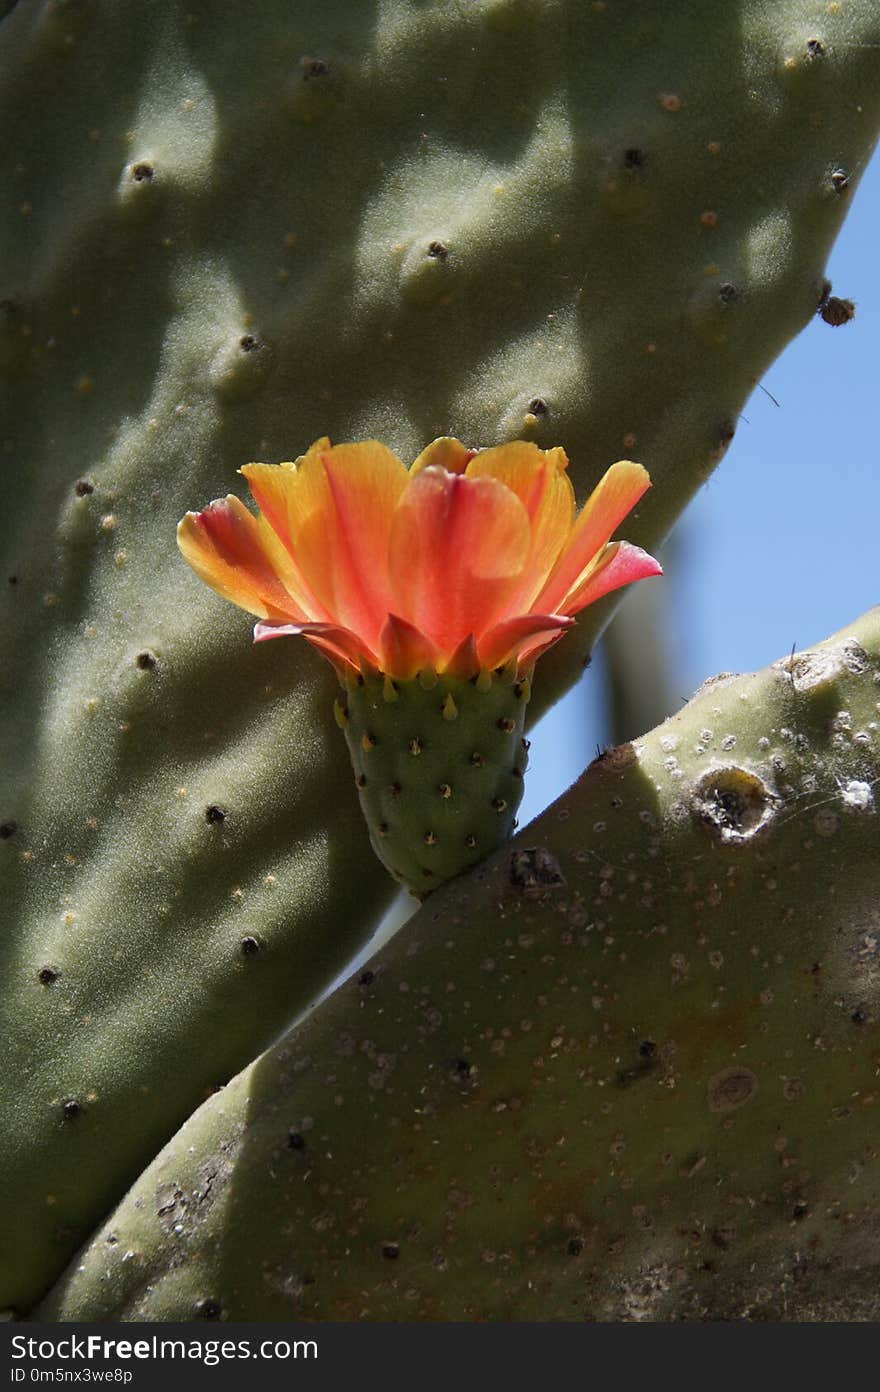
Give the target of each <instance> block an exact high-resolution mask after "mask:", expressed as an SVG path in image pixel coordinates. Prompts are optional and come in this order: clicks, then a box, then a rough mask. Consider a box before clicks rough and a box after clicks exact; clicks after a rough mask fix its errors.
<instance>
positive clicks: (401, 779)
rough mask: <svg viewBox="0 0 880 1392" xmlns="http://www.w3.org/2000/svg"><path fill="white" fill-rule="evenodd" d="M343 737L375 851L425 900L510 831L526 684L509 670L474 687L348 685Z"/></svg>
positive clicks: (415, 682) (422, 682)
mask: <svg viewBox="0 0 880 1392" xmlns="http://www.w3.org/2000/svg"><path fill="white" fill-rule="evenodd" d="M344 691H345V695H344V697H343V699H342V700H341V701H338V702H337V705H336V718H337V721H338V723H339V724H340V725H341V726H342V728H343V730H344V731H345V738H346V741H347V743H348V748H349V753H350V754H351V761H352V766H353V769H354V774H355V785H356V787H357V789H358V793H359V795H360V802H361V810H362V811H363V814H364V817H365V818H366V821H367V826H368V827H369V829H370V840H371V842H372V846H373V850H374V851H375V852H376V855H377V856H378V857H379V859H380V860H381V862H382V864H383V865H384V866H385V867H386V868H387V869H388V871H389V873H390V874H391V875H392V876H393V877H394V879H396V880H398V881H400V882H401V883H402V884H405V885H406V886H407V888H408V889H409V890H410V891H411V892H412V893H413V894H415V895H416V896H417V897H418V898H424V897H425V895H426V894H429V893H430V892H431V891H432V890H434V889H436V887H437V886H438V885H439V884H442V883H443V881H444V880H447V879H449V878H450V877H451V876H452V875H457V874H459V873H460V872H461V871H462V870H464V869H466V868H467V867H468V866H470V865H474V864H476V862H477V861H479V860H482V859H483V858H484V857H485V856H487V855H488V854H489V853H490V852H491V851H494V850H495V849H496V848H497V847H498V846H500V845H501V843H502V842H504V841H506V840H507V838H508V837H509V836H510V833H511V831H512V830H513V828H514V826H515V825H516V812H517V808H518V807H519V804H520V801H521V799H522V795H523V788H524V781H523V780H524V776H525V770H526V764H527V763H528V742H527V741H526V739H525V738H524V737H523V723H524V720H525V714H526V708H527V705H528V701H529V695H530V693H531V680H530V678H529V677H528V676H527V675H519V674H518V672H517V666H516V663H515V662H514V663H511V664H510V665H509V667H507V668H505V669H503V670H499V671H498V672H490V671H483V672H480V673H479V675H477V676H474V677H473V678H467V677H465V678H457V677H454V676H452V674H451V673H448V672H445V673H443V674H442V675H441V676H440V677H438V676H437V674H436V673H435V672H433V671H426V672H422V673H421V674H420V675H419V676H417V677H415V678H413V679H412V680H410V681H400V680H394V681H392V679H391V678H390V677H388V676H384V675H383V674H381V673H372V674H369V673H367V674H364V675H362V676H360V677H355V676H352V677H351V678H346V679H345V681H344Z"/></svg>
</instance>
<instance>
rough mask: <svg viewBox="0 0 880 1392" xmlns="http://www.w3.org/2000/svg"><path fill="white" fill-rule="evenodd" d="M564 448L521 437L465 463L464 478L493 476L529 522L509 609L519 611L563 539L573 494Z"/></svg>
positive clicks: (571, 513) (541, 579) (567, 530)
mask: <svg viewBox="0 0 880 1392" xmlns="http://www.w3.org/2000/svg"><path fill="white" fill-rule="evenodd" d="M567 465H568V459H567V458H566V455H565V451H564V450H562V449H555V450H547V451H546V452H545V451H544V450H541V449H538V446H537V445H533V444H530V443H528V442H526V441H525V440H515V441H513V442H512V443H511V444H508V445H497V446H496V447H495V448H493V449H487V450H481V451H480V453H479V454H477V455H475V456H474V458H473V459H472V460H471V462H470V463H469V464H468V466H467V476H468V478H482V477H489V478H496V479H498V481H499V483H503V484H505V485H506V486H507V487H508V488H510V489H512V490H513V492H514V493H515V494H516V495H517V497H518V498H519V500H520V502H521V503H522V504H523V507H524V508H525V510H526V512H527V513H528V516H529V522H530V523H531V528H532V540H531V548H530V550H529V555H528V559H527V560H526V563H525V566H524V567H523V575H522V580H521V582H520V584H519V585H517V586H516V589H515V591H514V593H513V594H512V595H511V597H510V600H509V603H508V612H509V613H511V614H518V613H523V612H524V611H526V610H528V609H530V608H531V605H532V601H533V600H534V598H535V596H536V595H537V594H538V592H539V591H540V590H541V588H542V587H543V585H544V583H545V581H546V579H547V576H548V575H549V573H550V571H551V569H552V568H553V565H554V564H555V562H556V560H557V558H558V557H559V555H560V553H561V551H562V548H563V546H564V545H565V543H566V542H567V541H568V538H569V534H570V532H571V525H572V522H573V520H574V511H575V497H574V489H573V488H572V486H571V481H570V480H569V477H568V474H567V473H566V472H565V469H566V467H567Z"/></svg>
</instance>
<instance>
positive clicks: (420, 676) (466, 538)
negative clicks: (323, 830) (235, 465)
mask: <svg viewBox="0 0 880 1392" xmlns="http://www.w3.org/2000/svg"><path fill="white" fill-rule="evenodd" d="M567 465H568V460H567V458H566V456H565V452H564V450H562V449H550V450H541V449H538V447H537V446H536V445H533V444H529V443H526V442H525V441H515V442H514V443H512V444H508V445H499V446H497V447H496V448H493V449H486V450H479V451H478V450H470V449H466V448H465V447H464V445H462V444H460V443H459V441H458V440H452V439H446V438H444V439H440V440H435V441H434V442H433V444H430V445H429V446H428V447H427V449H425V450H424V451H423V452H422V454H420V455H419V457H418V459H417V460H416V461H415V463H414V464H413V465H412V467H411V468H410V469H409V470H407V469H406V468H405V467H404V465H403V464H402V463H401V462H400V460H399V459H397V458H396V456H395V455H393V454H392V453H391V451H390V450H389V449H386V447H385V446H384V445H381V444H378V443H377V442H376V441H372V440H371V441H367V442H365V443H363V444H354V445H336V446H331V444H330V441H329V440H327V439H322V440H318V441H316V442H315V444H313V445H312V447H311V449H309V450H308V451H307V453H306V454H305V455H303V456H302V458H301V459H298V460H297V461H296V462H295V463H292V464H281V465H272V464H248V465H246V466H245V468H244V469H242V473H243V474H244V476H245V478H246V479H247V481H248V484H249V485H250V489H251V492H252V493H253V495H254V498H255V499H256V501H257V504H258V506H259V509H260V511H259V513H258V515H257V516H254V514H253V513H251V512H249V511H248V509H247V508H246V507H245V506H244V504H243V503H241V502H240V501H239V499H238V498H236V497H228V498H226V499H221V500H220V501H218V502H214V503H210V504H209V505H208V507H206V508H205V509H204V511H203V512H189V513H187V515H186V516H185V517H184V519H183V521H182V522H181V523H180V526H179V528H178V541H179V543H180V549H181V551H182V552H183V555H184V556H185V558H186V560H187V561H188V562H189V564H190V565H191V566H192V568H193V569H194V570H195V571H196V573H197V574H198V575H199V576H200V577H201V578H202V579H203V580H204V581H205V582H206V583H207V584H208V585H210V586H211V587H212V589H215V590H217V591H218V593H219V594H221V595H223V596H224V597H225V598H226V599H229V600H232V602H233V603H234V604H237V605H239V606H240V607H241V608H242V609H247V610H249V611H250V613H252V614H255V615H256V616H257V618H258V620H259V622H258V623H257V625H256V627H255V629H254V637H255V639H256V640H257V641H262V640H263V639H265V638H274V637H278V636H281V635H284V634H301V635H302V637H304V638H306V639H308V641H309V642H310V643H312V644H313V645H314V646H315V647H317V648H318V649H320V651H321V652H322V653H323V654H324V655H325V656H326V657H328V658H329V659H330V661H331V662H332V663H333V665H334V666H335V668H336V671H337V674H338V676H339V679H340V683H341V685H342V688H343V695H342V697H341V698H340V699H338V700H337V702H336V718H337V721H338V723H339V724H340V726H341V727H342V729H343V730H344V732H345V737H346V740H347V742H348V748H349V753H350V755H351V761H352V765H353V768H354V774H355V782H356V784H357V788H358V792H359V794H360V800H361V807H362V809H363V812H364V816H365V818H366V821H367V825H368V827H369V830H370V837H371V841H372V844H373V849H374V850H375V851H376V854H377V855H378V856H379V859H380V860H381V861H382V862H383V863H384V864H385V865H386V867H387V868H388V870H389V871H390V873H391V874H392V875H393V876H394V877H395V878H396V879H398V880H400V881H401V882H402V883H404V884H406V885H408V886H409V888H410V889H411V890H412V891H413V893H415V894H417V895H423V894H424V893H426V892H428V891H430V890H431V889H433V888H435V887H436V885H437V884H439V883H441V882H442V881H443V880H445V879H448V878H449V877H450V876H451V875H455V874H457V873H458V872H459V871H460V870H463V869H464V868H466V866H468V865H470V864H472V863H474V862H475V861H477V860H479V859H481V858H482V857H483V856H484V855H486V854H487V853H488V852H489V851H491V850H493V849H494V848H495V847H496V846H497V845H499V844H500V842H501V841H503V840H504V839H505V837H506V836H508V835H509V834H510V832H511V830H512V829H513V827H514V826H515V824H516V822H515V814H516V809H517V807H518V806H519V802H520V799H521V797H522V791H523V777H524V773H525V767H526V761H527V759H526V753H527V749H528V742H527V741H526V740H525V738H524V737H523V729H524V720H525V708H526V704H527V702H528V699H529V693H530V689H531V685H530V676H531V671H532V668H533V667H534V664H535V660H536V659H537V657H538V656H539V655H540V654H541V653H542V652H543V651H545V649H546V648H548V647H549V646H550V645H551V644H552V643H554V642H556V640H557V639H558V638H559V637H561V635H562V634H563V633H564V632H565V630H566V629H567V628H570V627H571V625H572V624H573V622H574V615H575V614H577V613H579V612H580V610H581V609H584V608H586V606H587V605H588V604H592V603H594V601H595V600H597V599H600V598H601V597H602V595H605V594H608V593H609V591H611V590H616V589H619V588H620V586H622V585H627V584H629V583H630V582H631V581H633V580H640V579H642V578H643V577H644V576H648V575H658V574H659V573H660V566H659V565H658V564H657V562H656V561H655V560H654V559H653V557H651V556H649V555H647V554H646V553H645V552H644V551H641V550H639V548H638V547H636V546H631V545H630V544H629V543H628V542H625V541H611V540H610V538H611V535H612V533H613V532H614V531H615V530H616V528H617V527H618V525H619V524H620V522H621V521H622V520H623V518H624V517H626V515H627V513H629V512H630V511H631V509H632V508H633V507H634V506H635V504H636V503H637V502H638V500H639V498H640V497H641V496H642V494H643V493H644V491H645V489H646V488H647V487H648V486H649V483H650V480H649V478H648V474H647V472H646V471H645V469H643V468H642V466H641V465H640V464H633V463H629V462H628V461H621V462H620V463H617V464H613V465H612V466H611V468H610V469H609V470H608V472H607V473H606V474H605V475H604V477H603V478H602V479H601V480H600V482H599V483H598V485H597V487H596V488H595V489H594V491H593V493H592V495H591V496H590V498H589V499H588V501H587V503H586V504H585V506H584V507H583V508H582V510H581V512H580V513H577V514H576V509H575V500H574V491H573V489H572V486H571V483H570V481H569V478H568V475H567V473H566V468H567Z"/></svg>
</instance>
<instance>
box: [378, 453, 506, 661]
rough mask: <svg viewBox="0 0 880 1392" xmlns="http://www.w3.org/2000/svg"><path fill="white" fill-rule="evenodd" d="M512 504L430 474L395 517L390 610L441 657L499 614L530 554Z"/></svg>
mask: <svg viewBox="0 0 880 1392" xmlns="http://www.w3.org/2000/svg"><path fill="white" fill-rule="evenodd" d="M529 544H530V534H529V520H528V516H527V514H526V510H525V508H524V507H523V505H522V503H521V502H520V500H519V498H518V497H517V496H516V495H515V494H514V493H512V492H511V491H510V489H509V488H505V487H504V485H503V484H501V483H499V482H498V480H497V479H492V478H474V479H472V478H466V477H464V476H462V475H461V474H449V473H446V472H445V470H443V469H439V468H436V467H432V466H429V467H428V468H426V469H423V470H422V471H421V472H420V473H418V474H416V476H415V478H413V479H412V481H411V482H410V484H409V486H408V487H407V489H406V492H405V493H404V494H403V496H402V498H401V500H400V502H399V504H398V506H397V511H396V512H395V515H394V522H393V525H392V528H391V545H390V554H389V563H390V572H391V582H392V585H393V588H394V595H395V607H396V608H397V610H398V612H400V613H402V614H403V615H404V616H405V617H406V618H407V619H408V620H409V621H410V623H413V624H414V625H415V626H416V628H419V629H421V630H422V632H423V633H426V634H427V635H428V637H429V638H431V639H432V640H433V641H434V642H435V643H436V644H437V646H438V648H439V649H440V650H441V653H442V654H443V656H444V657H448V656H449V655H450V654H451V653H452V652H454V651H455V649H456V648H457V647H458V645H459V643H460V642H461V641H462V639H463V638H466V637H467V635H468V634H469V633H473V634H474V635H475V636H476V638H477V641H478V642H479V636H480V634H481V633H483V632H485V630H486V629H487V628H491V627H492V625H493V624H494V623H495V622H496V620H497V618H498V616H499V615H500V614H501V613H502V612H503V610H504V607H505V605H506V602H507V599H508V597H509V595H510V594H511V592H512V590H513V587H514V585H515V584H516V582H517V580H518V579H519V577H520V575H521V573H522V568H523V565H524V564H525V561H526V557H527V556H528V552H529Z"/></svg>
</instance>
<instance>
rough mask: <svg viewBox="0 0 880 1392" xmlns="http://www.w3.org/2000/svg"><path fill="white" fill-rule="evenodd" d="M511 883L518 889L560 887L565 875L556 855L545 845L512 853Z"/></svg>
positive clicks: (563, 882)
mask: <svg viewBox="0 0 880 1392" xmlns="http://www.w3.org/2000/svg"><path fill="white" fill-rule="evenodd" d="M510 883H511V884H512V885H515V886H516V887H517V888H518V889H558V888H560V887H561V886H562V885H564V884H565V876H564V875H563V873H562V870H561V868H560V865H559V861H558V860H557V859H556V856H555V855H553V854H552V852H551V851H548V850H547V849H546V848H545V847H544V846H530V847H528V848H526V849H524V850H520V849H517V850H515V851H511V853H510Z"/></svg>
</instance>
